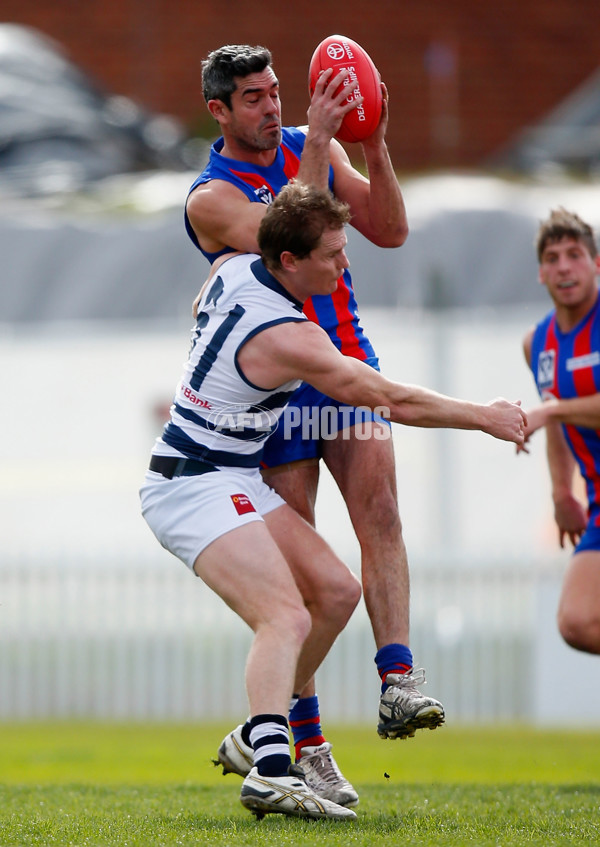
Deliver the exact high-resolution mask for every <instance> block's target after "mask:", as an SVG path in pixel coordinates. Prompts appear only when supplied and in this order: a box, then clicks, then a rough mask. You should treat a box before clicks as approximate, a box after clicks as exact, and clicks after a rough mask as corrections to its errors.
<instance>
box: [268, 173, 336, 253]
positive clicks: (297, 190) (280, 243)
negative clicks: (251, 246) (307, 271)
mask: <svg viewBox="0 0 600 847" xmlns="http://www.w3.org/2000/svg"><path fill="white" fill-rule="evenodd" d="M350 217H351V215H350V207H349V206H348V204H347V203H342V201H341V200H337V199H336V198H335V197H334V196H333V194H331V192H330V191H327V190H326V189H322V188H315V187H314V186H313V185H304V184H303V183H301V182H297V181H295V180H294V181H292V182H289V183H288V184H287V185H284V187H283V188H282V189H281V191H280V192H279V194H278V195H277V197H276V198H275V200H274V201H273V203H272V204H271V205H270V206H269V208H268V209H267V212H266V214H265V216H264V217H263V219H262V221H261V222H260V226H259V228H258V246H259V248H260V252H261V255H262V258H263V261H264V263H265V265H266V266H267V267H268V268H273V269H277V268H280V267H281V261H280V257H281V254H282V253H284V252H286V251H289V252H290V253H293V255H294V256H297V257H298V258H299V259H305V258H306V257H307V256H308V255H309V254H310V253H311V252H312V251H313V250H314V249H315V247H317V246H318V244H319V241H320V239H321V236H322V235H323V233H324V232H325V230H326V229H341V228H342V227H344V226H345V225H346V224H347V223H348V222H349V221H350Z"/></svg>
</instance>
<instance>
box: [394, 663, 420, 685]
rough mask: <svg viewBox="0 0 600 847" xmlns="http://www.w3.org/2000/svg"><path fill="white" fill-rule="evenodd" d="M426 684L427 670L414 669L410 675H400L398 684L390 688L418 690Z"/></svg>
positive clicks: (395, 683)
mask: <svg viewBox="0 0 600 847" xmlns="http://www.w3.org/2000/svg"><path fill="white" fill-rule="evenodd" d="M424 682H425V668H413V670H412V671H411V672H410V673H405V674H400V675H399V679H398V682H394V683H392V684H391V685H390V688H416V687H417V686H418V685H423V683H424Z"/></svg>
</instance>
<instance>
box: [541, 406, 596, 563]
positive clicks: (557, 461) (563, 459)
mask: <svg viewBox="0 0 600 847" xmlns="http://www.w3.org/2000/svg"><path fill="white" fill-rule="evenodd" d="M546 457H547V459H548V470H549V472H550V481H551V485H552V502H553V503H554V520H555V521H556V525H557V527H558V540H559V543H560V546H561V547H564V546H565V536H568V537H569V539H570V540H571V543H572V544H573V546H575V545H576V544H577V542H578V541H579V539H580V538H581V535H582V533H583V532H584V531H585V527H586V524H587V514H586V509H585V507H584V505H583V504H582V503H581V502H580V501H579V500H578V499H577V498H576V497H575V496H574V494H573V477H574V474H575V468H576V464H575V458H574V456H573V454H572V452H571V450H570V448H569V445H568V444H567V440H566V438H565V436H564V433H563V431H562V427H561V426H560V424H556V423H549V424H547V425H546Z"/></svg>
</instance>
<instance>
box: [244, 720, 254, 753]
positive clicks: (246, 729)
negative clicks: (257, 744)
mask: <svg viewBox="0 0 600 847" xmlns="http://www.w3.org/2000/svg"><path fill="white" fill-rule="evenodd" d="M250 729H251V726H250V718H248V720H247V721H246V723H245V724H244V725H243V727H242V741H243V742H244V744H247V745H248V747H252V743H251V742H250Z"/></svg>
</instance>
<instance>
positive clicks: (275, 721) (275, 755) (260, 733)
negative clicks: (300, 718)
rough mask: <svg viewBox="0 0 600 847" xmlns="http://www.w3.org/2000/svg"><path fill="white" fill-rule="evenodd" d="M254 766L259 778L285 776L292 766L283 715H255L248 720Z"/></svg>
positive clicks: (287, 731)
mask: <svg viewBox="0 0 600 847" xmlns="http://www.w3.org/2000/svg"><path fill="white" fill-rule="evenodd" d="M250 743H251V744H252V747H253V748H254V764H255V766H256V768H257V770H258V772H259V774H260V775H261V776H287V772H288V767H289V766H290V765H291V764H292V759H291V756H290V733H289V729H288V722H287V720H286V719H285V717H284V716H283V715H255V716H254V717H253V718H251V720H250Z"/></svg>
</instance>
